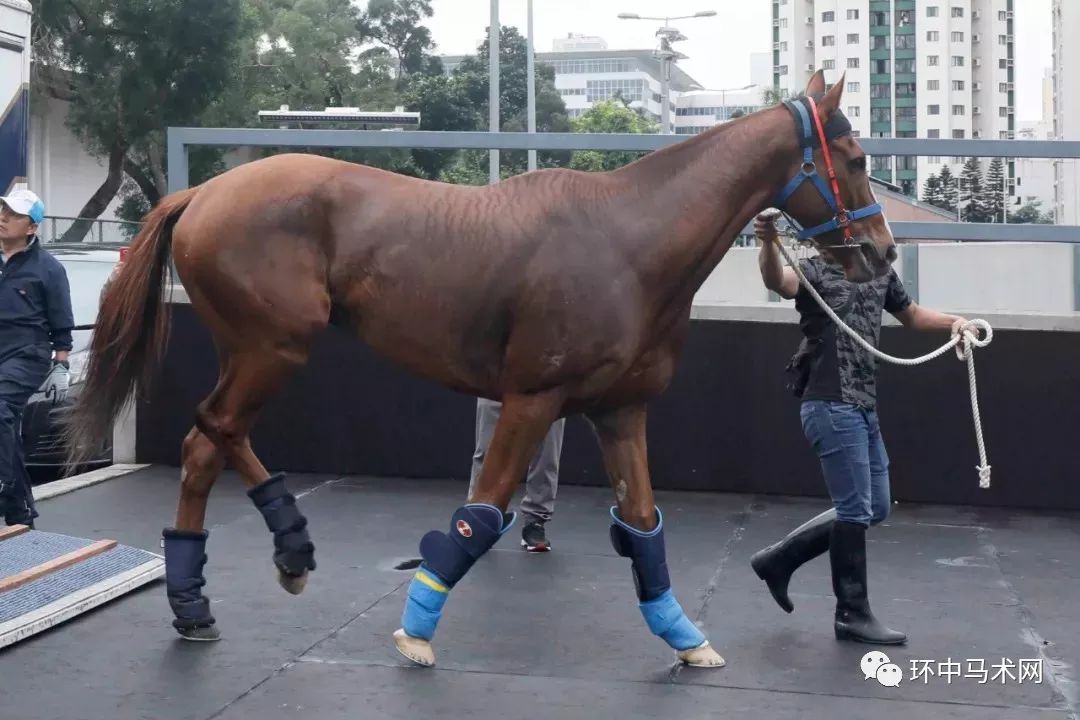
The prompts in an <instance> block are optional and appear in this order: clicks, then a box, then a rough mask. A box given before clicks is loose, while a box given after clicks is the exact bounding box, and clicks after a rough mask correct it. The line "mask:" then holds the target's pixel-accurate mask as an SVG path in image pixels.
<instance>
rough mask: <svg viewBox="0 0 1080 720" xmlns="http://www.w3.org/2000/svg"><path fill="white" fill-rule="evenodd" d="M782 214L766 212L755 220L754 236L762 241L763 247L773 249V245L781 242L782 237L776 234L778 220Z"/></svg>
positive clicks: (773, 211) (771, 211)
mask: <svg viewBox="0 0 1080 720" xmlns="http://www.w3.org/2000/svg"><path fill="white" fill-rule="evenodd" d="M779 217H780V213H778V212H777V211H775V210H766V211H765V212H763V213H760V214H758V216H757V217H756V218H754V236H755V237H756V238H757V239H758V240H760V241H761V245H762V246H763V247H772V245H773V243H776V242H779V240H780V237H779V235H777V232H776V220H777V218H779Z"/></svg>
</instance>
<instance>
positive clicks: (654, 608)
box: [611, 507, 724, 667]
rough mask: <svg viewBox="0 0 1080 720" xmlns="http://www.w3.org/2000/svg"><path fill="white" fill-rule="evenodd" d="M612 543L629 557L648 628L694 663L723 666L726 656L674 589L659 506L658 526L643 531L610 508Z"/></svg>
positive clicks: (687, 662) (635, 586)
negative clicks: (714, 643) (714, 647)
mask: <svg viewBox="0 0 1080 720" xmlns="http://www.w3.org/2000/svg"><path fill="white" fill-rule="evenodd" d="M611 520H612V522H611V544H612V546H613V547H614V548H615V552H617V553H618V554H619V555H621V556H622V557H625V558H630V561H631V569H632V570H633V574H634V588H635V589H636V590H637V596H638V607H639V608H640V609H641V614H642V616H643V617H644V618H645V624H646V625H648V626H649V630H650V631H652V633H653V634H654V635H656V636H658V637H660V638H661V639H662V640H663V641H664V642H666V643H667V644H668V645H669V646H671V647H672V648H673V649H674V650H675V651H676V652H677V653H678V656H679V659H680V660H682V661H683V662H685V663H686V664H688V665H693V666H695V667H720V666H722V665H724V659H723V658H722V657H720V656H719V655H718V654H717V653H716V651H715V650H713V649H712V648H711V647H710V646H709V641H708V640H707V639H706V638H705V634H704V633H702V632H701V630H700V629H699V628H698V626H697V625H695V624H694V623H693V622H691V620H690V618H688V617H687V616H686V613H685V612H684V611H683V609H682V606H680V605H679V601H678V600H676V599H675V595H674V593H672V591H671V579H670V578H669V576H668V569H667V557H666V551H665V549H664V516H663V514H662V513H661V512H660V508H656V527H655V528H654V529H653V530H650V531H649V532H644V531H642V530H638V529H636V528H633V527H631V526H630V525H627V524H626V523H625V522H623V521H622V520H620V519H619V516H618V510H617V509H616V508H615V507H612V508H611Z"/></svg>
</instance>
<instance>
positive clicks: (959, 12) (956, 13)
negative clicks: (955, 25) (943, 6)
mask: <svg viewBox="0 0 1080 720" xmlns="http://www.w3.org/2000/svg"><path fill="white" fill-rule="evenodd" d="M952 16H953V17H954V18H962V17H964V8H962V7H954V8H953V9H952Z"/></svg>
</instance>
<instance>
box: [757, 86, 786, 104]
mask: <svg viewBox="0 0 1080 720" xmlns="http://www.w3.org/2000/svg"><path fill="white" fill-rule="evenodd" d="M786 94H787V93H786V91H784V90H781V89H780V88H771V87H767V88H765V89H764V90H762V91H761V104H762V105H764V106H765V107H771V106H773V105H779V104H780V103H782V102H783V101H784V98H785V96H786Z"/></svg>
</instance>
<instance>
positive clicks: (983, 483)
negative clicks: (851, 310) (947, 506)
mask: <svg viewBox="0 0 1080 720" xmlns="http://www.w3.org/2000/svg"><path fill="white" fill-rule="evenodd" d="M776 244H777V246H779V248H780V252H781V253H782V254H783V255H784V259H785V260H787V263H788V265H790V266H791V268H792V269H793V270H794V271H795V274H796V275H798V276H799V282H801V283H802V285H803V287H805V288H806V290H807V292H809V293H810V295H811V297H813V298H814V300H816V301H817V303H818V305H820V306H821V309H822V310H824V311H825V313H826V314H827V315H828V316H829V317H830V318H831V319H832V321H833V322H834V323H836V324H837V326H838V327H839V328H840V329H841V330H843V331H844V332H845V333H847V334H848V336H850V337H851V339H852V340H854V341H855V342H856V343H858V344H859V345H861V346H862V347H863V349H865V350H866V351H867V352H869V353H870V354H871V355H873V356H875V357H877V358H880V359H881V360H884V361H885V362H889V363H892V364H894V365H906V366H912V365H922V364H923V363H926V362H929V361H931V360H933V359H934V358H937V357H940V356H942V355H944V354H945V353H946V352H948V351H949V349H950V348H955V349H956V357H957V358H959V359H960V360H961V361H964V360H966V361H967V366H968V386H969V388H970V390H971V414H972V416H973V417H974V420H975V441H976V442H977V443H978V446H979V465H977V466H976V467H975V469H976V470H978V472H979V487H980V488H983V489H985V488H988V487H990V464H989V463H988V462H987V458H986V445H985V443H984V442H983V432H982V420H981V419H980V417H979V397H978V393H977V391H976V388H975V353H974V352H972V348H977V347H978V348H983V347H986V346H987V345H989V344H990V342H991V341H992V340H993V339H994V329H993V328H992V327H990V323H988V322H986V321H985V320H979V319H975V320H968V321H967V322H965V323H964V324H963V325H961V326H960V329H959V332H956V333H955V334H954V335H953V336H952V339H951V340H949V342H947V343H946V344H944V345H942V346H941V347H939V348H938V349H937V350H935V351H933V352H931V353H928V354H926V355H923V356H922V357H917V358H898V357H893V356H892V355H889V354H887V353H883V352H881V351H880V350H878V349H877V348H876V347H874V346H873V345H871V344H870V343H868V342H867V341H866V340H864V339H863V338H862V336H860V335H859V334H858V333H856V332H855V331H854V330H852V329H851V328H849V327H848V326H847V325H846V324H845V323H844V321H843V320H841V319H840V318H839V317H838V316H837V315H836V313H835V312H833V309H832V308H831V307H829V304H828V303H826V302H825V301H824V300H823V299H822V298H821V296H820V295H818V292H817V290H815V289H814V286H813V285H811V284H810V281H809V280H807V279H806V276H805V275H803V272H802V268H800V267H799V264H798V263H797V262H795V261H794V260H792V259H791V255H789V254H788V251H787V248H785V247H784V244H783V243H782V242H780V241H779V240H777V241H776ZM978 330H982V331H983V333H984V334H985V337H984V338H982V339H979V335H978ZM961 342H963V345H964V347H963V350H961V348H960V343H961Z"/></svg>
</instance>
